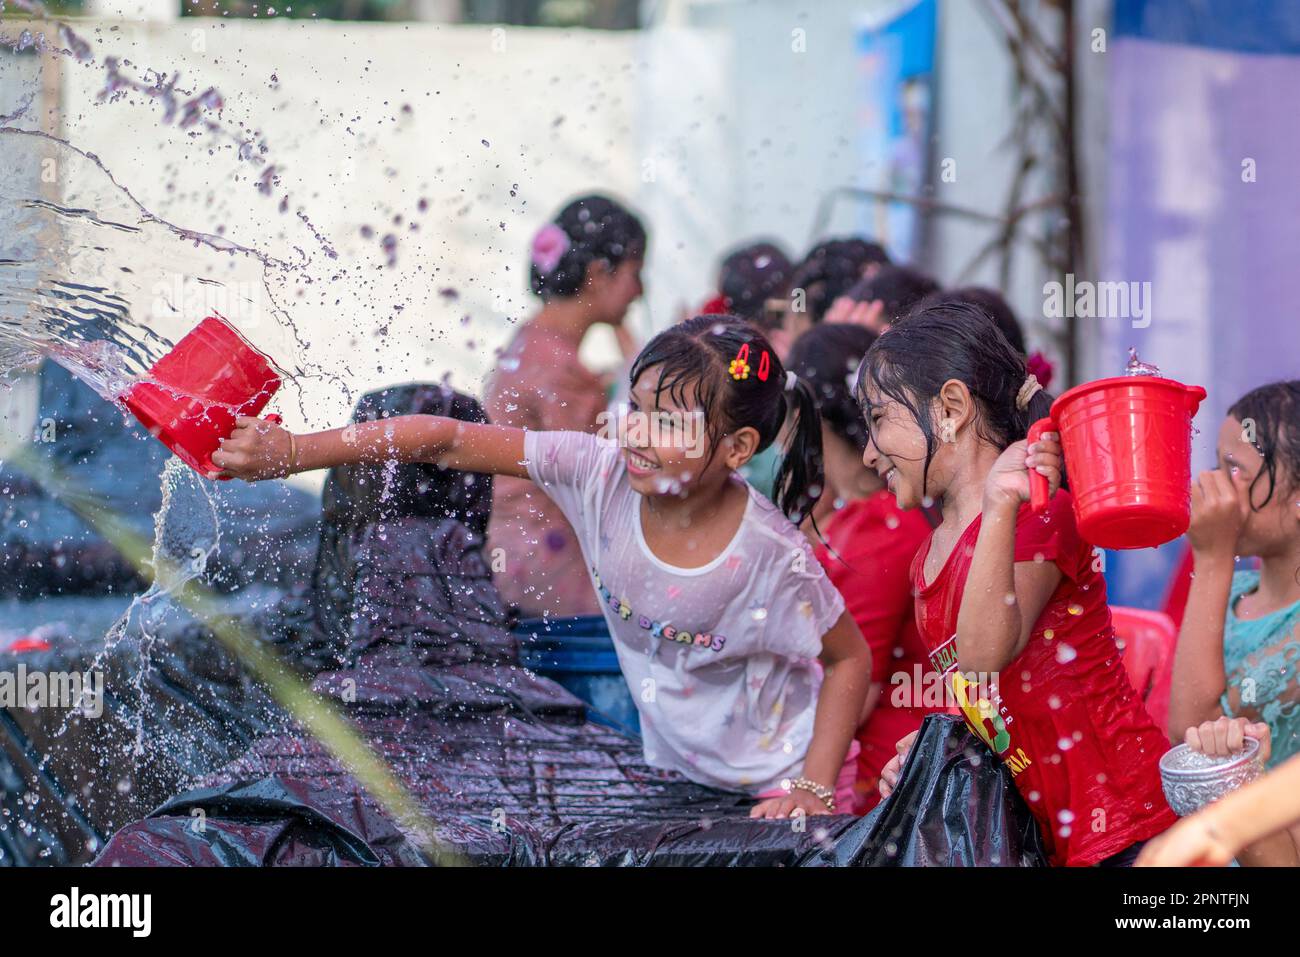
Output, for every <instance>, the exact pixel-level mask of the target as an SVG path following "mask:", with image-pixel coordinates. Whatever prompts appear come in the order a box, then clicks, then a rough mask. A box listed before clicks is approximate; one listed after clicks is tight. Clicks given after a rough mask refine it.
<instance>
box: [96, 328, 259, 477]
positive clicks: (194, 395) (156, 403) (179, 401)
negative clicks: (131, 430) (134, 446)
mask: <svg viewBox="0 0 1300 957" xmlns="http://www.w3.org/2000/svg"><path fill="white" fill-rule="evenodd" d="M279 388H280V376H279V374H278V373H277V372H276V370H275V367H274V366H273V365H272V364H271V361H270V360H269V359H268V358H267V357H266V356H265V355H263V354H262V353H261V352H259V351H258V350H257V349H255V348H254V347H253V346H252V345H250V344H249V342H248V341H247V340H246V339H245V338H244V337H243V336H241V335H240V334H239V333H238V332H237V331H236V330H235V328H234V327H233V326H231V325H230V323H228V322H226V320H225V319H223V318H221V317H220V316H217V315H214V316H209V317H208V318H207V319H204V320H203V321H202V322H200V323H199V324H198V325H197V326H195V327H194V328H193V329H192V330H190V332H189V334H187V335H186V336H185V337H184V338H182V339H181V341H180V342H178V343H176V345H175V347H174V348H173V349H172V351H171V352H169V353H167V355H165V356H163V357H162V358H161V359H159V360H158V361H157V362H156V363H154V365H153V368H152V369H150V370H149V379H148V381H140V382H137V383H135V385H133V386H131V388H130V389H128V390H127V392H126V393H125V394H124V395H122V396H120V397H119V401H120V402H121V403H122V404H123V405H125V406H126V407H127V408H128V409H129V410H130V411H131V414H132V415H134V416H135V417H136V418H137V419H139V420H140V422H141V423H142V424H143V425H144V427H145V428H146V429H148V430H149V433H150V434H151V435H153V436H154V437H155V438H157V439H159V440H160V441H161V442H162V443H163V444H164V445H166V446H167V447H168V448H169V449H171V450H172V451H173V452H174V453H176V455H177V456H178V457H179V458H180V459H181V461H183V462H184V463H185V464H186V465H188V466H190V467H191V468H193V469H194V470H195V471H197V472H200V473H201V474H203V475H204V476H206V477H207V478H213V477H214V476H215V475H216V473H217V472H218V471H219V469H218V468H217V467H216V466H215V465H213V464H212V453H213V452H215V451H216V450H217V447H218V444H219V443H220V440H221V439H223V438H229V437H230V435H231V434H232V433H233V432H234V431H235V416H236V415H257V414H258V413H259V412H261V411H262V409H264V408H265V407H266V403H267V402H269V401H270V400H271V396H273V395H274V394H275V391H276V390H277V389H279ZM277 418H278V417H277Z"/></svg>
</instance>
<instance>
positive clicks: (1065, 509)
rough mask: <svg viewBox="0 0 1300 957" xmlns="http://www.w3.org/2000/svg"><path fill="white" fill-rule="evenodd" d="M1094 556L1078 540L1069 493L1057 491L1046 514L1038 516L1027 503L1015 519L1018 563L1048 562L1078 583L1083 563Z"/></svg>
mask: <svg viewBox="0 0 1300 957" xmlns="http://www.w3.org/2000/svg"><path fill="white" fill-rule="evenodd" d="M1090 553H1091V549H1090V548H1089V547H1088V545H1087V543H1085V542H1084V540H1083V539H1082V538H1081V537H1080V536H1079V527H1078V525H1077V524H1075V520H1074V499H1073V498H1072V497H1071V496H1070V493H1069V492H1066V491H1058V492H1057V493H1056V494H1055V495H1053V496H1052V498H1051V499H1050V500H1049V501H1048V503H1047V510H1046V511H1045V512H1043V513H1042V514H1041V515H1035V514H1034V513H1033V512H1032V511H1031V510H1030V508H1029V505H1028V504H1027V503H1026V504H1025V505H1022V506H1021V507H1020V514H1019V515H1018V516H1017V517H1016V551H1015V560H1016V561H1018V562H1035V561H1040V560H1041V561H1048V562H1053V563H1055V565H1056V567H1057V568H1059V569H1060V570H1061V574H1062V575H1064V576H1065V577H1066V578H1068V579H1070V580H1071V581H1077V580H1078V578H1079V571H1080V565H1081V562H1083V561H1084V559H1085V556H1086V555H1088V554H1090Z"/></svg>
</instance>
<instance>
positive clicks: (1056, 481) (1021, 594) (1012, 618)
mask: <svg viewBox="0 0 1300 957" xmlns="http://www.w3.org/2000/svg"><path fill="white" fill-rule="evenodd" d="M1026 466H1028V467H1029V468H1038V469H1039V470H1040V471H1041V472H1042V473H1043V474H1045V475H1046V476H1047V478H1048V484H1049V486H1050V489H1051V491H1052V492H1053V493H1055V492H1056V489H1057V487H1058V486H1059V485H1060V482H1061V446H1060V444H1059V442H1058V440H1057V437H1056V435H1055V433H1046V432H1045V433H1043V436H1042V438H1041V439H1039V441H1037V442H1035V443H1034V445H1033V446H1032V447H1027V446H1026V444H1025V443H1024V442H1016V443H1014V444H1013V445H1011V446H1009V447H1008V448H1007V450H1006V451H1005V452H1003V453H1002V455H1001V456H999V457H998V460H997V462H996V463H995V464H994V466H993V470H992V471H991V472H990V473H989V476H988V480H987V482H986V484H985V490H984V504H983V508H982V510H981V511H982V515H981V519H980V530H979V536H978V537H977V538H976V539H975V552H974V554H973V555H972V556H971V565H970V573H969V575H967V577H966V587H965V590H964V591H963V593H962V601H961V609H960V610H959V611H958V613H957V666H958V667H959V668H960V669H961V670H962V671H975V672H983V673H985V674H994V673H996V672H999V671H1001V670H1002V669H1003V668H1005V667H1006V666H1007V665H1009V664H1010V663H1011V662H1012V661H1014V660H1015V658H1016V656H1017V655H1018V654H1020V652H1021V651H1023V650H1024V648H1025V645H1026V644H1028V642H1029V636H1030V635H1031V634H1033V631H1034V623H1035V622H1037V621H1038V616H1039V615H1041V614H1042V613H1043V609H1044V608H1046V607H1047V602H1048V601H1049V600H1050V599H1051V597H1052V592H1054V591H1055V590H1056V586H1057V585H1058V584H1060V581H1061V571H1060V569H1059V568H1057V567H1056V565H1055V564H1053V563H1052V562H1017V561H1016V560H1015V553H1016V520H1017V516H1018V515H1019V512H1020V504H1021V502H1024V501H1027V500H1028V499H1029V473H1028V471H1027V468H1026Z"/></svg>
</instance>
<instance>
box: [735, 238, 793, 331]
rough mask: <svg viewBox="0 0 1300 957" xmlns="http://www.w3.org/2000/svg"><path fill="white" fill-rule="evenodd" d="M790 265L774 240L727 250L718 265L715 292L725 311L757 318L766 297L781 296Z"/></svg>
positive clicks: (790, 270) (749, 319)
mask: <svg viewBox="0 0 1300 957" xmlns="http://www.w3.org/2000/svg"><path fill="white" fill-rule="evenodd" d="M793 272H794V267H793V266H792V265H791V264H790V257H789V256H787V255H786V254H785V252H784V251H782V249H781V248H780V247H779V246H777V245H776V244H775V243H770V242H757V243H750V244H749V245H747V246H741V247H740V248H739V249H734V250H732V251H731V252H729V253H728V254H727V255H726V256H725V257H724V258H723V260H722V265H721V267H719V269H718V292H720V293H721V294H722V296H723V297H724V298H725V299H726V301H727V311H728V312H730V313H731V314H732V315H736V316H740V318H742V319H746V320H748V321H750V322H760V321H761V320H762V319H763V316H764V306H765V304H766V303H767V301H768V300H769V299H772V298H774V297H779V296H784V295H785V292H786V290H787V289H788V288H789V287H790V276H791V275H792V274H793Z"/></svg>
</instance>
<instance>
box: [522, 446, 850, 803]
mask: <svg viewBox="0 0 1300 957" xmlns="http://www.w3.org/2000/svg"><path fill="white" fill-rule="evenodd" d="M524 455H525V457H526V459H527V466H528V474H529V475H530V476H531V477H532V479H533V481H534V482H536V483H537V485H538V486H539V487H541V488H542V489H543V490H545V492H546V494H547V495H549V496H550V497H551V498H552V499H554V500H555V503H556V504H557V505H559V507H560V508H561V509H562V510H563V511H564V514H565V516H566V517H567V518H568V519H569V522H570V523H571V524H572V525H573V528H574V530H575V531H576V532H577V536H578V541H579V542H580V543H581V545H582V552H583V555H584V557H585V558H586V561H587V566H588V574H589V575H590V576H591V580H592V585H593V586H594V587H595V588H596V591H597V594H598V595H599V596H600V599H601V605H602V610H603V611H604V613H605V620H606V621H607V622H608V623H609V630H610V634H611V635H612V636H613V639H614V647H615V649H616V650H617V652H618V659H619V665H620V666H621V667H622V669H623V676H624V677H625V678H626V679H627V683H628V686H629V687H630V688H631V691H632V696H633V698H634V700H635V701H636V706H637V710H638V711H639V712H640V717H641V734H642V739H643V741H644V745H645V757H646V761H647V762H648V763H649V764H651V765H652V766H654V767H660V768H670V769H672V770H675V771H680V772H681V773H682V774H684V775H685V776H686V777H688V778H690V779H691V780H693V781H697V782H699V783H701V784H708V785H712V786H714V787H720V788H726V789H729V790H735V791H744V792H748V793H750V794H758V793H759V792H761V791H765V790H768V789H771V788H774V787H777V786H779V785H780V783H781V781H782V779H784V778H787V777H792V776H797V775H798V774H799V773H800V772H801V770H802V768H803V761H804V756H805V754H806V752H807V750H808V744H809V742H810V741H811V740H812V731H813V717H814V713H815V710H816V707H817V694H818V692H819V691H820V689H821V680H822V669H821V663H820V662H819V661H818V660H817V656H818V655H819V654H820V653H821V647H822V642H821V639H822V635H824V634H825V633H826V632H827V631H828V630H829V629H830V627H831V626H832V625H833V624H834V623H835V621H836V620H837V619H838V618H839V617H840V615H841V613H843V611H844V599H843V598H841V597H840V594H839V592H838V591H837V590H836V589H835V586H834V585H832V584H831V582H830V580H829V579H828V578H827V577H826V575H825V573H824V572H823V571H822V568H821V566H820V565H819V564H818V562H817V560H816V558H815V557H814V556H813V552H812V549H811V547H810V546H809V545H808V542H807V540H806V539H805V538H804V536H803V535H802V534H801V533H800V532H799V530H798V529H797V528H795V526H794V525H793V524H792V523H791V522H790V521H789V520H788V519H787V518H786V517H785V516H784V515H782V514H781V513H780V512H779V511H778V510H777V508H776V507H775V506H774V505H773V504H772V503H771V502H769V501H768V500H767V499H765V498H764V497H763V496H762V495H761V494H759V493H758V492H757V491H755V490H754V489H753V488H750V487H749V486H748V485H746V489H748V491H749V502H748V504H747V506H746V509H745V514H744V518H743V520H742V521H741V525H740V529H739V530H738V531H737V533H736V535H735V537H734V538H733V539H732V540H731V542H730V543H729V544H728V545H727V546H726V548H724V549H723V551H722V552H721V554H719V555H718V556H717V558H715V559H714V560H713V561H711V562H709V563H708V564H707V565H703V566H700V567H699V568H677V567H675V566H672V565H668V564H666V563H665V562H662V561H660V560H659V559H658V558H656V557H655V555H654V554H653V553H652V552H651V551H650V548H649V546H647V545H646V541H645V537H644V535H643V534H642V530H641V495H640V494H639V493H637V492H636V491H634V490H633V489H632V487H631V485H630V484H629V483H628V480H627V471H626V467H625V466H624V463H623V456H622V452H621V451H620V449H619V446H618V444H617V443H616V442H614V441H613V440H609V439H602V438H598V437H596V436H594V435H589V434H587V433H583V432H536V431H530V432H528V434H527V436H526V437H525V439H524ZM735 480H736V481H738V482H743V481H744V480H743V479H741V478H740V477H739V476H736V478H735Z"/></svg>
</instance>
